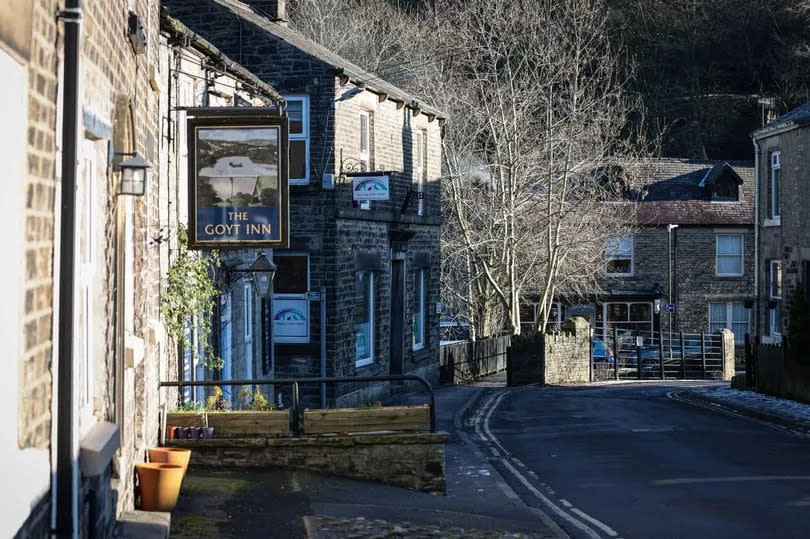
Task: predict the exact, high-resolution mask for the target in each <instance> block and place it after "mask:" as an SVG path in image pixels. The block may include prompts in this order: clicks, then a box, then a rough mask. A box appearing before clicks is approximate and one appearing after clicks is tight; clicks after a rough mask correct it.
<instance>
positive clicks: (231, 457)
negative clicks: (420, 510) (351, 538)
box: [167, 432, 448, 493]
mask: <svg viewBox="0 0 810 539" xmlns="http://www.w3.org/2000/svg"><path fill="white" fill-rule="evenodd" d="M447 439H448V436H447V434H446V433H442V432H436V433H414V434H368V435H360V436H305V437H298V438H213V439H209V440H172V441H171V442H167V445H172V446H175V447H186V448H189V449H191V463H190V466H191V467H195V466H201V467H222V466H229V467H239V468H264V467H270V468H287V469H298V470H309V471H313V472H318V473H328V474H333V475H339V476H343V477H350V478H353V479H364V480H367V481H377V482H380V483H386V484H389V485H394V486H398V487H405V488H410V489H414V490H421V491H425V492H441V493H444V492H445V491H446V484H445V468H444V444H445V442H446V441H447Z"/></svg>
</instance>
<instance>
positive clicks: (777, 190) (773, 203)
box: [768, 152, 782, 219]
mask: <svg viewBox="0 0 810 539" xmlns="http://www.w3.org/2000/svg"><path fill="white" fill-rule="evenodd" d="M769 163H770V174H769V176H770V182H769V184H768V185H769V189H768V191H769V192H768V216H769V217H770V218H772V219H776V218H778V217H779V215H780V205H781V200H780V198H781V183H782V152H772V153H771V155H770V161H769Z"/></svg>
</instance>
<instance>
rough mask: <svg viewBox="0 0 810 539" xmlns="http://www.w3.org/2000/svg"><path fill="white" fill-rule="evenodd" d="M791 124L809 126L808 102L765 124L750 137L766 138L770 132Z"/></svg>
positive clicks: (809, 109)
mask: <svg viewBox="0 0 810 539" xmlns="http://www.w3.org/2000/svg"><path fill="white" fill-rule="evenodd" d="M791 124H795V125H796V126H797V127H799V126H804V125H808V124H810V101H808V102H807V103H804V104H802V105H799V106H798V107H796V108H794V109H792V110H789V111H788V112H786V113H785V114H783V115H782V116H780V117H779V118H777V119H775V120H774V121H772V122H770V123H767V124H765V125H764V126H762V127H761V128H759V129H757V130H756V131H754V132H753V133H751V136H752V137H754V138H759V137H762V136H766V135H768V133H770V132H772V131H775V130H777V129H780V128H783V127H788V126H789V125H791Z"/></svg>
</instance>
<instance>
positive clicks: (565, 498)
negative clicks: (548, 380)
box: [468, 382, 810, 539]
mask: <svg viewBox="0 0 810 539" xmlns="http://www.w3.org/2000/svg"><path fill="white" fill-rule="evenodd" d="M696 384H700V383H699V382H698V383H694V382H693V383H691V384H690V383H688V382H672V383H633V384H617V385H602V386H596V387H594V386H590V387H584V388H539V387H528V388H521V389H507V390H500V391H492V392H491V393H490V394H489V395H488V396H487V397H486V398H485V399H484V400H483V401H482V402H481V405H480V406H479V408H478V410H477V412H476V413H475V415H474V416H473V417H471V418H470V419H469V420H468V425H469V428H470V429H471V430H472V434H471V438H473V439H474V440H475V442H476V444H477V445H478V446H479V447H480V449H481V450H482V452H483V453H484V454H486V455H487V456H489V457H490V461H491V462H492V464H493V465H494V466H495V468H496V469H497V470H498V471H499V472H500V473H501V475H502V476H503V477H504V479H505V480H506V481H507V483H508V484H509V485H510V486H511V487H512V489H514V492H515V493H517V494H518V495H519V496H520V498H522V499H523V501H524V502H526V503H527V504H528V505H531V506H534V507H539V508H542V509H543V510H544V511H545V512H546V513H547V514H549V515H550V516H551V517H552V519H554V520H555V521H556V522H557V523H558V524H559V525H560V526H561V527H562V528H563V529H564V530H565V531H566V532H567V533H568V534H569V535H570V536H571V537H575V538H579V537H592V538H597V537H620V538H625V539H627V538H647V537H649V538H668V537H678V538H681V537H683V538H704V537H705V538H711V539H721V538H726V537H728V538H735V539H739V538H748V537H751V538H770V537H773V538H780V539H781V538H794V537H795V538H802V539H807V538H810V439H808V438H807V437H804V436H801V435H799V434H795V433H791V432H788V431H785V430H784V429H780V428H776V427H773V426H769V425H768V424H765V423H762V422H757V421H753V420H748V419H745V418H741V417H735V416H731V415H727V414H724V413H720V412H719V411H716V410H713V409H710V408H711V407H706V406H704V407H700V406H696V405H694V404H690V403H687V402H683V401H681V400H678V399H677V397H679V396H683V395H684V393H683V392H684V391H686V390H688V389H689V386H690V385H691V386H694V385H696Z"/></svg>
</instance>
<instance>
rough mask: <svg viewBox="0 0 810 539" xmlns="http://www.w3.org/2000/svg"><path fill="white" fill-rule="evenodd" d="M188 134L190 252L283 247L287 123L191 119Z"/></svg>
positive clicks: (277, 118)
mask: <svg viewBox="0 0 810 539" xmlns="http://www.w3.org/2000/svg"><path fill="white" fill-rule="evenodd" d="M188 129H189V131H188V135H189V143H190V146H191V147H190V148H189V221H190V222H189V231H190V232H191V233H190V234H189V247H190V248H197V249H203V248H205V249H221V248H229V247H233V248H245V247H286V246H287V245H288V243H289V222H288V215H289V212H288V190H287V184H288V182H287V125H286V118H283V117H280V116H257V117H253V118H251V117H245V116H236V117H225V116H221V115H212V116H210V117H207V116H205V115H196V116H195V117H194V118H193V119H190V120H189V121H188Z"/></svg>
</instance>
